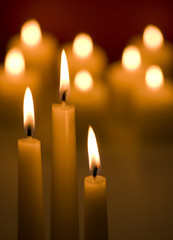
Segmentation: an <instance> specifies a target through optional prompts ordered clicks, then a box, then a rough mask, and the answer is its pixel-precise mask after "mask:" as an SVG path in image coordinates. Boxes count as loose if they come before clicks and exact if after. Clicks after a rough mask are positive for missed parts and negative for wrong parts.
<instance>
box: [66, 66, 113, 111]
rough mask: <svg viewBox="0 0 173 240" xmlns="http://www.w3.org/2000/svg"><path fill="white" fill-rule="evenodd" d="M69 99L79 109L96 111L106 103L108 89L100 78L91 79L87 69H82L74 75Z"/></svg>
mask: <svg viewBox="0 0 173 240" xmlns="http://www.w3.org/2000/svg"><path fill="white" fill-rule="evenodd" d="M69 101H70V102H73V103H74V104H75V106H77V107H79V108H80V110H81V111H82V110H83V109H84V111H87V112H88V111H98V110H101V109H103V108H104V106H106V105H107V102H108V91H107V89H106V87H105V86H104V84H103V83H102V81H100V79H98V78H96V77H95V79H93V77H92V75H91V73H90V72H89V71H87V70H84V69H82V70H80V71H78V72H77V73H76V75H75V77H74V83H73V86H72V90H71V94H70V97H69Z"/></svg>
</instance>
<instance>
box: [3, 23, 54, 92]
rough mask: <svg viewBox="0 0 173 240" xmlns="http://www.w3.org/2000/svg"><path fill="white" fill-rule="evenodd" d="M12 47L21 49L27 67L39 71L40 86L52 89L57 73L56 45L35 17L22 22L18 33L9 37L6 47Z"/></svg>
mask: <svg viewBox="0 0 173 240" xmlns="http://www.w3.org/2000/svg"><path fill="white" fill-rule="evenodd" d="M12 47H17V48H19V49H21V51H22V53H23V55H24V57H25V62H26V66H27V67H29V68H32V69H35V70H38V71H39V73H41V76H42V78H43V81H42V88H43V89H44V87H45V86H47V87H49V88H50V87H51V89H54V85H53V84H55V82H53V80H54V78H55V76H56V73H57V72H56V69H57V66H56V64H57V53H58V47H57V41H56V40H55V38H54V37H53V36H52V35H51V34H48V33H42V32H41V28H40V26H39V23H38V22H37V21H36V20H35V19H31V20H28V21H27V22H25V23H24V24H23V26H22V28H21V32H20V35H19V34H17V35H15V36H14V37H12V38H11V39H10V41H9V43H8V44H7V48H8V49H10V48H12ZM52 85H53V86H52ZM47 91H48V88H47Z"/></svg>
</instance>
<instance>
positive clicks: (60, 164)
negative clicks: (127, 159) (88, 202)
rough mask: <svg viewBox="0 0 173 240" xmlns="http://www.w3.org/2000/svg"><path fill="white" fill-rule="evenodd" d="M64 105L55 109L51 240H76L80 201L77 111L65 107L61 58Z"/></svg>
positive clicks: (64, 67) (64, 70)
mask: <svg viewBox="0 0 173 240" xmlns="http://www.w3.org/2000/svg"><path fill="white" fill-rule="evenodd" d="M61 80H62V81H64V84H63V83H62V84H63V85H61V81H60V88H61V91H62V100H63V103H62V104H53V105H52V189H51V191H52V193H51V195H52V198H51V239H52V240H55V239H64V240H67V239H71V240H77V239H78V238H79V233H78V197H77V166H76V132H75V131H76V129H75V108H74V106H70V105H66V103H65V98H66V92H67V91H68V86H67V85H68V83H66V80H68V82H69V76H68V66H67V59H66V56H65V52H64V51H63V52H62V57H61Z"/></svg>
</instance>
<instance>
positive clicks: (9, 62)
mask: <svg viewBox="0 0 173 240" xmlns="http://www.w3.org/2000/svg"><path fill="white" fill-rule="evenodd" d="M5 72H6V73H7V74H10V75H12V76H19V75H22V74H23V73H24V72H25V60H24V57H23V54H22V52H21V51H20V50H19V49H17V48H13V49H11V50H10V51H9V52H8V53H7V55H6V57H5Z"/></svg>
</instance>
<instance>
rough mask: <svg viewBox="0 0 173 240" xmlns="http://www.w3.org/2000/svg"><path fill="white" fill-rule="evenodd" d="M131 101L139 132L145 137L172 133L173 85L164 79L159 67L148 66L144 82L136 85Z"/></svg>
mask: <svg viewBox="0 0 173 240" xmlns="http://www.w3.org/2000/svg"><path fill="white" fill-rule="evenodd" d="M133 103H134V108H135V116H136V121H137V124H136V126H138V127H139V128H138V130H139V133H140V134H142V135H143V136H146V137H150V136H153V137H161V136H163V137H165V136H171V135H172V134H173V132H172V131H171V129H172V127H171V126H172V121H173V85H172V84H171V83H169V81H168V80H167V81H165V80H164V76H163V72H162V70H161V69H160V67H158V66H157V65H152V66H150V67H148V69H147V70H146V74H145V81H144V84H143V85H137V86H136V90H135V91H134V95H133Z"/></svg>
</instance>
